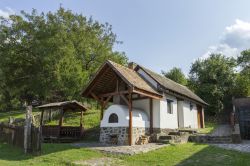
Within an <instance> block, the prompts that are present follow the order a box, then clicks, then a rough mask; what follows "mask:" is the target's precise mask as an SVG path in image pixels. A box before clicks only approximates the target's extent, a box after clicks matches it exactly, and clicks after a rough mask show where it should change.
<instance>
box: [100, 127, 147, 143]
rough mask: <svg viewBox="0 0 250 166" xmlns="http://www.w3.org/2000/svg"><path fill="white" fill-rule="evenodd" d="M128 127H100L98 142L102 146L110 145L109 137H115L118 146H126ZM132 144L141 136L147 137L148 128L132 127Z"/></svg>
mask: <svg viewBox="0 0 250 166" xmlns="http://www.w3.org/2000/svg"><path fill="white" fill-rule="evenodd" d="M128 130H129V128H128V127H101V130H100V142H101V143H104V144H112V143H114V142H112V141H111V137H112V136H113V137H114V136H117V142H116V143H117V144H118V145H128ZM132 130H133V131H132V133H133V138H132V144H133V145H134V144H136V142H137V141H138V139H139V137H140V136H141V135H148V134H149V128H143V127H133V128H132Z"/></svg>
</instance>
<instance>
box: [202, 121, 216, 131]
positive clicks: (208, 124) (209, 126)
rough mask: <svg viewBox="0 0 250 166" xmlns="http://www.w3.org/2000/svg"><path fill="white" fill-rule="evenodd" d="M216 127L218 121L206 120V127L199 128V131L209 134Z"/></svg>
mask: <svg viewBox="0 0 250 166" xmlns="http://www.w3.org/2000/svg"><path fill="white" fill-rule="evenodd" d="M216 127H217V124H216V123H213V122H205V128H203V129H199V130H198V132H199V133H201V134H209V133H212V132H213V131H214V130H215V128H216Z"/></svg>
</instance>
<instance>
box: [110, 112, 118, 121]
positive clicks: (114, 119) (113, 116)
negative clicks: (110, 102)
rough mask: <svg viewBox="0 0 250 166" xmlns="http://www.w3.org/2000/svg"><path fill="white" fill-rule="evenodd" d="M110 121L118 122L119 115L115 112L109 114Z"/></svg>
mask: <svg viewBox="0 0 250 166" xmlns="http://www.w3.org/2000/svg"><path fill="white" fill-rule="evenodd" d="M109 123H118V116H117V115H116V114H115V113H113V114H111V115H110V116H109Z"/></svg>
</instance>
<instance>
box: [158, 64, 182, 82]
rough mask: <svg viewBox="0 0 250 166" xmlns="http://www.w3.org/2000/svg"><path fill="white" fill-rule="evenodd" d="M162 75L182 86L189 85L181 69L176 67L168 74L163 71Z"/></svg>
mask: <svg viewBox="0 0 250 166" xmlns="http://www.w3.org/2000/svg"><path fill="white" fill-rule="evenodd" d="M162 74H163V75H164V76H165V77H167V78H169V79H171V80H173V81H175V82H177V83H179V84H182V85H186V84H187V79H186V77H185V75H184V74H183V72H182V71H181V69H180V68H177V67H174V68H173V69H171V70H169V71H168V72H165V71H162Z"/></svg>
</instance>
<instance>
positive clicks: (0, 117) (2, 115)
mask: <svg viewBox="0 0 250 166" xmlns="http://www.w3.org/2000/svg"><path fill="white" fill-rule="evenodd" d="M32 111H33V115H35V114H39V113H40V112H39V110H38V109H33V110H32ZM9 117H13V118H15V119H17V118H23V119H24V118H25V110H18V111H8V112H0V122H5V121H8V120H9Z"/></svg>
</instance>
